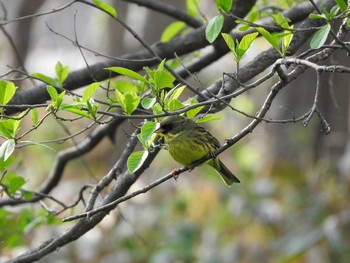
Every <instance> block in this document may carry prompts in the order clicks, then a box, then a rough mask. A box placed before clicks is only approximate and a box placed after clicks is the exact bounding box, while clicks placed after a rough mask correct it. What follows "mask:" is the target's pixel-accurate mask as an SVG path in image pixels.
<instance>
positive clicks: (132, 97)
mask: <svg viewBox="0 0 350 263" xmlns="http://www.w3.org/2000/svg"><path fill="white" fill-rule="evenodd" d="M124 96H125V113H126V114H128V115H130V114H131V113H133V112H134V110H136V109H137V107H138V106H139V103H140V97H139V96H138V95H137V94H136V93H126V94H124Z"/></svg>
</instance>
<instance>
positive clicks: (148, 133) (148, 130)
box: [137, 121, 157, 144]
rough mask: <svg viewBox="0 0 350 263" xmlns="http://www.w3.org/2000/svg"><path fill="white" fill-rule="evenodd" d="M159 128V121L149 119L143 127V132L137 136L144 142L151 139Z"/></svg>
mask: <svg viewBox="0 0 350 263" xmlns="http://www.w3.org/2000/svg"><path fill="white" fill-rule="evenodd" d="M156 129H157V123H155V122H153V121H148V122H146V123H144V124H143V125H142V127H141V132H140V134H139V135H138V136H137V137H138V138H139V140H140V142H141V143H142V144H144V143H145V142H147V141H148V140H150V139H151V138H152V136H153V134H154V131H155V130H156Z"/></svg>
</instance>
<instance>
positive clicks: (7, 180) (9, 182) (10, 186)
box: [2, 172, 26, 194]
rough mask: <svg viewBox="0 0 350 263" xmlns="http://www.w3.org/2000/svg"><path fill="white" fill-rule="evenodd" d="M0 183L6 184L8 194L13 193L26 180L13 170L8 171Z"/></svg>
mask: <svg viewBox="0 0 350 263" xmlns="http://www.w3.org/2000/svg"><path fill="white" fill-rule="evenodd" d="M2 183H3V184H5V185H6V186H7V190H8V192H9V193H10V194H14V193H16V191H17V190H18V189H19V188H21V187H22V186H23V185H24V184H25V183H26V181H25V180H24V178H23V177H21V176H18V175H16V174H15V173H13V172H9V173H7V174H6V175H5V177H4V178H3V181H2Z"/></svg>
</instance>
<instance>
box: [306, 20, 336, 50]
mask: <svg viewBox="0 0 350 263" xmlns="http://www.w3.org/2000/svg"><path fill="white" fill-rule="evenodd" d="M330 30H331V26H330V25H329V24H325V25H324V26H323V27H321V28H320V29H319V30H318V31H317V32H316V33H315V34H314V36H313V37H312V39H311V43H310V47H311V48H312V49H318V48H320V47H321V46H322V45H323V44H324V43H325V42H326V40H327V37H328V34H329V31H330Z"/></svg>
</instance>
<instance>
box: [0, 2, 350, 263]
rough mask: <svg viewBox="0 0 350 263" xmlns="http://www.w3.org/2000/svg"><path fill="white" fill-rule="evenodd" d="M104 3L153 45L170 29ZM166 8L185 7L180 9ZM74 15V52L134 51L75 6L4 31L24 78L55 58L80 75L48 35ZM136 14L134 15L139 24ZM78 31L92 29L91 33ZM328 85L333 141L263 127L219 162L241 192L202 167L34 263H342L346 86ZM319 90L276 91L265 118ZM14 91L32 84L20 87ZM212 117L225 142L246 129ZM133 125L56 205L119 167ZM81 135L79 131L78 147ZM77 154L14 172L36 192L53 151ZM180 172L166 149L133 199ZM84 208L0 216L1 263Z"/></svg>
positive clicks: (52, 134)
mask: <svg viewBox="0 0 350 263" xmlns="http://www.w3.org/2000/svg"><path fill="white" fill-rule="evenodd" d="M59 2H61V3H64V2H65V1H59ZM109 2H110V3H111V4H112V5H113V6H115V7H116V9H117V10H118V13H119V15H120V16H121V17H123V19H125V20H126V21H127V23H129V25H130V26H132V27H134V29H135V30H136V31H137V32H138V33H140V34H141V35H142V36H143V37H144V38H145V39H146V41H148V42H150V43H152V42H154V41H157V40H159V36H160V35H161V32H162V31H163V30H164V28H165V26H166V25H167V24H169V23H170V22H171V21H172V20H169V18H167V17H165V16H162V15H160V14H158V13H153V12H152V13H150V12H148V11H147V10H146V9H144V8H142V7H138V6H136V5H131V4H130V5H126V4H125V3H122V1H109ZM167 2H169V3H171V4H173V5H175V4H176V5H179V6H180V7H184V6H185V1H167ZM175 2H177V3H175ZM293 2H294V1H258V6H260V7H262V6H265V5H268V4H278V5H280V6H282V7H285V8H286V7H288V4H292V3H293ZM3 4H5V6H6V8H7V11H8V15H9V16H10V17H19V16H24V15H26V14H30V13H39V12H42V11H44V10H50V9H51V8H52V7H55V6H56V5H57V1H43V0H36V1H35V3H34V2H32V1H31V4H30V5H28V1H11V2H10V1H8V2H6V1H5V2H3ZM212 5H213V3H212V2H211V1H202V3H201V10H203V12H205V13H206V14H207V15H208V16H210V15H212V14H211V12H212V9H213V8H212ZM29 6H30V9H28V7H29ZM80 8H81V9H80ZM75 13H76V14H77V23H76V24H77V26H78V28H77V32H78V33H79V35H80V36H81V39H80V44H81V45H85V46H88V47H89V48H91V49H93V50H97V51H99V52H102V53H105V54H106V53H107V54H113V55H118V54H124V53H126V52H130V51H132V50H136V49H137V48H139V46H138V45H134V44H133V43H135V41H133V40H131V37H130V36H129V35H125V34H124V30H123V29H122V28H120V27H115V24H112V22H111V21H110V20H106V18H105V16H104V15H103V14H102V13H98V12H96V11H94V10H92V9H89V8H87V7H86V6H76V7H75V8H71V9H67V10H64V11H63V12H59V13H56V14H55V15H50V16H44V17H37V18H33V19H31V21H30V23H28V21H27V20H24V21H19V22H18V23H13V24H11V25H10V27H9V29H10V30H9V31H10V32H11V33H13V35H12V37H13V39H14V40H15V42H16V43H18V44H20V46H18V50H19V52H20V54H21V56H22V58H23V59H24V61H25V66H26V68H27V70H28V71H29V72H42V73H45V74H48V75H50V74H53V70H54V65H55V64H56V62H57V60H59V61H62V62H63V64H64V65H69V67H70V69H71V70H73V69H75V68H80V67H83V66H84V62H83V60H82V58H81V56H80V54H79V52H78V51H77V50H76V49H74V48H73V47H72V45H71V44H70V43H68V42H67V41H65V40H64V39H62V37H59V36H56V35H53V34H52V33H50V32H49V31H48V29H47V27H46V26H45V23H44V22H46V23H48V25H49V26H50V27H54V28H55V29H57V30H58V31H60V32H61V33H63V34H66V35H70V34H73V16H74V14H75ZM134 14H138V15H137V16H138V18H137V19H136V17H135V15H134ZM67 18H68V19H67ZM90 18H92V19H90ZM83 21H85V22H86V21H88V22H87V26H86V25H85V22H83ZM142 21H143V22H142ZM101 29H103V30H101ZM65 30H66V31H65ZM123 34H124V35H123ZM120 36H123V37H120ZM258 41H261V42H260V43H259V44H256V47H255V49H254V50H252V51H251V52H250V55H248V57H247V60H249V56H254V54H256V53H259V52H261V51H262V50H263V49H264V48H265V46H264V42H263V40H258ZM7 45H8V43H7V41H2V43H1V46H0V58H1V60H2V61H6V63H2V64H3V65H2V67H1V71H2V72H4V71H5V70H6V69H5V68H4V65H5V64H9V65H12V66H14V67H15V66H16V61H15V59H14V56H13V54H11V53H10V52H8V51H7V50H9V47H8V46H7ZM307 48H308V43H306V45H305V49H307ZM87 59H88V62H89V63H93V62H96V61H98V60H99V59H100V58H99V57H96V56H95V55H93V54H87ZM333 59H334V60H337V61H339V62H340V63H341V64H343V65H346V64H347V63H348V62H346V61H345V60H346V59H347V58H344V57H341V55H339V54H335V57H334V58H333ZM234 65H235V63H234V61H233V60H232V57H230V55H227V56H225V57H224V58H223V59H220V61H218V62H216V63H215V64H213V65H212V66H211V67H208V68H207V69H205V70H204V71H203V72H200V73H198V77H199V79H201V82H202V84H203V85H207V84H209V83H210V82H211V81H212V80H214V79H216V78H218V76H220V74H221V72H222V71H226V72H231V71H234ZM323 78H324V81H323V83H322V89H321V92H322V94H321V98H323V99H322V102H321V104H322V105H321V107H322V109H323V112H324V115H325V118H326V119H327V120H328V121H329V123H330V124H331V127H332V133H331V134H330V135H327V136H325V135H323V134H322V132H321V128H320V125H319V123H318V121H317V120H316V119H315V121H314V122H312V123H310V125H309V126H308V127H304V126H303V125H302V123H288V124H276V123H262V124H261V125H260V127H258V128H257V129H256V130H254V132H253V133H252V134H251V135H250V136H248V137H246V138H245V139H244V140H242V141H240V142H239V143H237V144H236V145H234V147H232V148H230V149H229V150H228V151H226V152H224V153H223V154H222V157H221V158H222V160H223V162H224V163H225V164H226V165H227V166H228V167H229V168H230V169H231V170H232V171H233V172H234V173H235V174H236V175H237V176H238V177H239V178H240V180H241V184H239V185H233V186H232V187H230V188H228V187H226V186H225V185H224V183H223V182H222V181H221V179H220V178H219V177H218V176H217V175H216V174H215V172H214V171H213V170H212V169H211V168H210V167H208V166H202V167H198V168H196V169H195V170H194V171H192V172H190V173H185V174H183V175H181V176H180V177H179V178H178V179H177V180H176V181H175V180H170V181H168V182H166V183H164V184H162V185H160V186H159V187H157V188H156V189H153V190H152V191H150V192H148V193H146V194H142V195H140V196H138V197H136V198H133V199H132V200H130V201H127V202H125V203H123V204H122V205H120V207H119V208H118V209H117V210H115V211H114V212H113V213H111V214H110V215H109V216H108V217H106V218H105V219H104V220H103V221H102V222H101V224H100V225H98V226H97V227H96V228H94V229H92V230H91V231H90V232H89V233H87V234H86V235H85V236H83V237H82V238H81V239H79V240H78V241H76V242H74V243H72V244H70V245H68V246H66V247H64V248H62V249H60V250H59V251H57V252H56V253H53V254H51V255H50V256H48V257H46V258H45V259H43V260H41V261H40V262H81V261H85V262H135V263H137V262H155V263H158V262H159V263H160V262H207V263H215V262H227V263H229V262H286V263H287V262H288V263H303V262H318V263H330V262H348V260H349V258H350V245H349V244H350V212H349V211H350V210H349V208H350V207H349V206H350V205H349V200H350V193H349V190H350V173H349V170H350V165H349V163H350V160H349V159H350V147H348V146H347V145H348V144H349V136H348V135H349V131H348V127H349V116H348V114H349V103H348V102H349V91H348V88H349V84H348V83H349V82H348V80H345V79H343V78H344V76H340V75H327V74H324V76H323ZM314 81H315V76H314V75H313V74H305V75H303V78H302V79H299V80H297V81H295V82H294V83H292V84H291V85H290V86H289V87H287V88H286V89H285V90H284V91H282V92H281V95H280V96H279V97H278V98H277V100H276V101H275V102H274V105H273V108H272V110H271V112H270V115H269V116H268V118H271V119H285V118H290V117H291V116H300V115H301V114H303V113H304V112H305V111H306V109H307V108H308V107H309V105H310V101H312V99H313V96H312V95H310V94H313V92H314ZM330 84H331V85H330ZM18 85H21V86H25V85H28V86H29V85H31V83H28V82H27V81H24V82H22V83H18ZM269 88H270V87H269V86H268V85H266V86H265V87H260V88H259V90H257V91H255V93H253V92H252V93H246V94H245V95H244V96H240V97H238V98H237V99H235V100H233V101H232V103H231V104H232V106H233V107H235V108H237V109H240V110H242V111H244V112H246V113H250V114H254V113H255V112H256V111H257V110H258V109H259V107H260V105H261V103H262V98H264V95H266V94H267V92H268V91H269ZM331 89H332V90H331ZM330 94H332V96H331V95H330ZM331 97H332V98H334V99H330V98H331ZM39 114H40V113H39ZM41 114H44V113H41ZM218 116H220V120H218V121H214V122H211V123H208V124H206V127H207V128H208V129H210V131H211V132H212V133H213V134H215V136H216V137H217V138H218V139H219V140H220V141H221V142H223V141H224V140H225V138H229V137H232V136H233V135H234V134H236V133H238V132H239V131H240V129H241V128H243V127H244V125H245V124H247V123H248V122H249V121H250V119H249V118H248V117H246V116H243V115H240V114H239V113H236V112H234V111H229V110H227V111H224V112H221V113H219V114H218ZM30 125H31V123H28V126H29V127H30ZM84 125H85V126H86V123H84V122H80V123H77V122H74V123H71V124H65V126H62V125H61V124H59V122H58V121H57V120H55V119H54V118H50V119H49V120H48V121H47V122H46V124H45V127H44V126H43V127H41V129H38V130H37V131H36V132H35V133H32V134H31V136H32V137H31V139H33V140H36V141H46V140H50V139H54V138H60V137H64V136H67V135H68V132H67V131H68V130H69V133H74V132H75V131H77V130H79V129H81V127H84ZM130 126H131V125H130V124H128V123H125V125H124V126H123V128H121V129H119V130H118V132H117V133H116V135H115V136H116V138H115V140H114V142H115V144H114V145H113V144H112V143H111V141H110V140H108V139H105V140H104V141H103V143H102V144H101V145H99V146H98V147H97V148H96V149H95V150H94V151H93V152H91V153H90V154H88V155H87V156H84V158H82V159H80V160H75V161H72V162H71V163H69V165H68V169H66V172H65V173H64V180H63V181H62V182H61V183H60V187H59V188H57V189H55V190H54V192H53V193H52V196H55V198H57V199H58V200H61V201H62V202H65V203H67V204H70V203H73V202H74V200H75V199H76V198H77V191H76V189H80V187H81V185H82V184H87V183H96V182H97V181H98V180H99V179H100V178H101V177H102V176H103V175H104V174H105V173H106V172H107V171H108V170H109V169H110V167H111V166H112V165H113V164H114V162H115V161H116V160H117V157H118V154H119V153H120V151H121V150H122V149H123V148H124V144H123V142H125V141H126V137H127V135H128V134H130V130H131V129H130ZM23 129H24V130H25V128H23ZM84 136H86V133H85V134H82V135H81V138H84ZM76 140H77V141H78V140H79V138H76ZM73 144H74V142H71V141H69V142H65V143H64V144H57V143H52V144H49V146H50V147H51V148H52V149H49V148H43V147H39V146H30V147H27V148H24V149H23V150H21V151H19V152H18V154H17V155H16V158H15V159H14V160H13V163H12V168H13V170H16V173H17V174H18V175H20V176H23V177H24V178H25V179H26V180H27V181H28V183H27V187H28V188H30V189H31V190H35V189H38V188H39V186H40V185H41V183H42V182H43V180H45V178H47V176H48V171H49V170H50V168H51V166H52V163H53V160H54V157H55V154H56V153H57V151H59V150H60V149H64V148H66V147H68V146H71V145H73ZM175 167H178V164H176V163H175V162H174V161H172V159H171V158H170V156H169V155H168V153H167V152H166V151H162V152H161V153H160V154H159V155H158V156H157V158H156V161H155V162H154V163H153V164H152V166H151V168H150V169H149V170H147V172H145V173H144V174H143V175H142V176H141V178H140V180H138V181H137V183H136V184H135V185H134V186H133V188H132V189H131V190H130V192H132V191H133V190H136V189H139V188H142V187H143V186H145V185H147V184H149V183H151V182H153V181H154V180H155V179H157V178H159V177H161V176H162V175H164V174H166V173H168V172H169V171H171V170H172V169H174V168H175ZM0 198H1V197H0ZM42 205H45V206H46V207H47V208H49V209H53V210H55V209H58V205H57V204H56V203H55V202H51V201H45V203H44V204H42ZM82 209H83V207H82V205H81V206H78V207H76V208H74V209H72V210H71V211H68V212H65V213H63V214H61V215H59V217H54V216H52V215H51V214H50V213H48V212H47V211H46V210H45V209H43V208H42V207H41V206H40V205H37V204H36V205H32V206H28V207H16V208H10V207H5V208H2V209H0V254H1V255H2V256H0V259H1V258H3V259H8V258H11V257H13V256H15V255H17V254H18V253H20V252H23V251H25V250H26V249H27V248H28V247H33V246H34V245H37V244H40V242H41V241H43V240H45V238H47V237H49V236H51V235H54V234H55V233H58V232H59V231H62V229H65V228H66V227H67V225H69V223H65V224H61V223H60V218H63V217H65V216H68V215H70V214H76V213H78V212H79V211H81V210H82Z"/></svg>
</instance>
